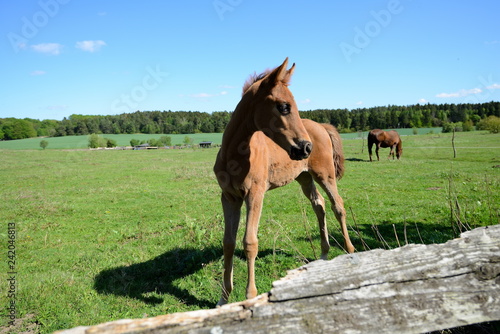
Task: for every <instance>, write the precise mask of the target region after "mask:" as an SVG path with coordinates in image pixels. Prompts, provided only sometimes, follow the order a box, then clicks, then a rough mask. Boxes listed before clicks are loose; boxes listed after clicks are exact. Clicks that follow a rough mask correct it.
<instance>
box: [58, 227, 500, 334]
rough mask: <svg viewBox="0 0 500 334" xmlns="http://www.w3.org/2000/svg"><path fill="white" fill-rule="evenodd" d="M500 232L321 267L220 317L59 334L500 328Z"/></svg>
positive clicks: (199, 314) (479, 231)
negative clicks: (486, 324)
mask: <svg viewBox="0 0 500 334" xmlns="http://www.w3.org/2000/svg"><path fill="white" fill-rule="evenodd" d="M499 286H500V225H494V226H489V227H480V228H476V229H474V230H472V231H468V232H465V233H463V234H462V235H461V237H460V238H457V239H454V240H450V241H448V242H446V243H444V244H432V245H415V244H413V245H406V246H404V247H401V248H396V249H393V250H380V249H378V250H372V251H367V252H360V253H354V254H346V255H341V256H338V257H336V258H335V259H333V260H331V261H323V260H320V261H315V262H311V263H309V264H307V265H305V266H303V267H301V268H298V269H296V270H292V271H290V272H289V273H288V275H287V276H286V277H285V278H283V279H281V280H279V281H276V282H274V284H273V288H272V289H271V291H270V292H269V293H265V294H262V295H259V296H257V297H256V298H253V299H250V300H246V301H243V302H239V303H233V304H227V305H224V306H222V307H220V308H217V309H211V310H200V311H192V312H186V313H174V314H169V315H162V316H158V317H155V318H148V319H136V320H118V321H114V322H109V323H104V324H101V325H97V326H91V327H77V328H74V329H70V330H64V331H59V332H57V333H58V334H83V333H93V334H118V333H142V332H148V333H156V334H159V333H269V332H272V333H346V332H349V333H425V332H429V331H437V330H443V329H447V328H453V327H458V326H466V325H471V324H477V323H482V322H488V321H498V320H500V288H499Z"/></svg>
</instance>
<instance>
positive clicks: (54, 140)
mask: <svg viewBox="0 0 500 334" xmlns="http://www.w3.org/2000/svg"><path fill="white" fill-rule="evenodd" d="M101 136H102V137H104V138H109V139H113V140H116V143H117V144H118V146H129V145H130V140H131V139H138V140H140V141H142V140H148V139H151V138H155V139H158V138H160V137H162V136H170V137H171V138H172V145H177V144H179V145H181V144H182V143H183V142H184V138H185V137H186V136H188V137H190V138H191V139H193V142H194V144H198V143H200V142H202V141H211V142H213V143H214V144H220V143H221V142H222V133H195V134H189V135H185V134H175V135H172V134H169V135H164V134H142V133H138V134H131V135H129V134H121V135H111V134H110V135H101ZM41 140H46V141H48V142H49V146H47V150H49V149H81V148H87V147H88V136H65V137H49V138H28V139H21V140H10V141H0V149H11V150H36V149H41V148H40V141H41Z"/></svg>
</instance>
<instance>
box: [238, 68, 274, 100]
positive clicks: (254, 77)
mask: <svg viewBox="0 0 500 334" xmlns="http://www.w3.org/2000/svg"><path fill="white" fill-rule="evenodd" d="M272 71H273V70H270V69H267V70H265V71H264V72H262V73H261V74H257V73H254V74H251V75H250V77H248V79H247V81H245V83H244V84H243V92H242V93H241V94H242V95H243V94H245V93H246V91H247V90H248V89H249V88H250V87H251V86H252V85H253V84H254V83H256V82H257V81H259V80H262V79H264V78H265V77H266V76H267V75H268V74H269V73H271V72H272Z"/></svg>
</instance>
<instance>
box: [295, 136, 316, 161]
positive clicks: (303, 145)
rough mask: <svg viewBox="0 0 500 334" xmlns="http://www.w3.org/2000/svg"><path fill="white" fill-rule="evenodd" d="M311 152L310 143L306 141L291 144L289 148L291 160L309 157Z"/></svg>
mask: <svg viewBox="0 0 500 334" xmlns="http://www.w3.org/2000/svg"><path fill="white" fill-rule="evenodd" d="M311 152H312V143H311V142H308V141H305V140H304V141H301V142H299V143H298V144H297V145H296V146H292V148H291V150H290V157H291V158H292V159H293V160H302V159H305V158H307V157H309V154H311Z"/></svg>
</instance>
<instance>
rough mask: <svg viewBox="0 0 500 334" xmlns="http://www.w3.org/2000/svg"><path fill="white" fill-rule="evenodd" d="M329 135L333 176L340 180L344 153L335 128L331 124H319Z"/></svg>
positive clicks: (342, 173)
mask: <svg viewBox="0 0 500 334" xmlns="http://www.w3.org/2000/svg"><path fill="white" fill-rule="evenodd" d="M321 125H322V126H323V127H324V128H325V130H326V132H328V134H329V135H330V140H331V141H332V146H333V164H334V166H335V176H336V177H337V180H340V179H341V178H342V176H343V175H344V169H345V168H344V151H343V150H342V140H341V139H340V135H339V132H338V131H337V128H336V127H334V126H333V125H331V124H321Z"/></svg>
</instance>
